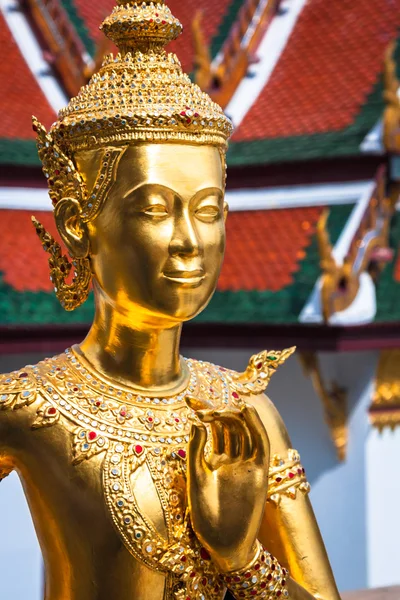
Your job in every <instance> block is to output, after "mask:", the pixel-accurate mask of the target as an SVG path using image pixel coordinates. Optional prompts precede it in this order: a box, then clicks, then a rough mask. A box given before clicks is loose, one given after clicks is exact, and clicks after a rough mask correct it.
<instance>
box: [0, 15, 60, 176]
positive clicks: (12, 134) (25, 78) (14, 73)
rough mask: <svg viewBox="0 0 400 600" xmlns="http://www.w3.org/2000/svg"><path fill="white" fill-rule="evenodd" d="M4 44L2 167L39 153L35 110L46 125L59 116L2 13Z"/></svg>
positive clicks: (0, 75) (0, 121)
mask: <svg viewBox="0 0 400 600" xmlns="http://www.w3.org/2000/svg"><path fill="white" fill-rule="evenodd" d="M0 45H1V48H2V52H3V56H5V57H7V59H6V60H2V61H1V62H0V80H1V94H0V112H1V119H0V164H1V163H3V164H4V163H8V164H9V163H11V164H25V163H26V162H30V161H31V156H32V152H35V153H36V144H35V141H34V140H35V134H34V132H33V131H32V120H31V119H32V110H35V112H36V116H37V117H38V118H39V119H40V120H43V122H46V123H52V122H53V121H54V120H55V118H56V115H55V112H54V111H53V109H52V108H51V106H50V104H49V102H48V100H47V98H46V96H45V95H44V93H43V91H42V90H41V88H40V86H39V84H38V82H37V81H36V79H35V78H34V76H33V74H32V72H31V71H30V69H29V67H28V65H27V63H26V62H25V60H24V57H23V56H22V55H21V52H20V50H19V48H18V46H17V43H16V41H15V39H14V38H13V36H12V33H11V31H10V29H9V27H8V25H7V24H6V22H5V19H4V17H3V15H2V14H1V13H0ZM27 98H29V102H27Z"/></svg>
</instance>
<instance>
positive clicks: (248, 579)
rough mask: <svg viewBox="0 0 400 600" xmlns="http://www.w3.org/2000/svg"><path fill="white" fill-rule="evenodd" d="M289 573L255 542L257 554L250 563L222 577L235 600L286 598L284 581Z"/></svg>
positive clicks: (287, 594)
mask: <svg viewBox="0 0 400 600" xmlns="http://www.w3.org/2000/svg"><path fill="white" fill-rule="evenodd" d="M288 576H289V573H288V571H287V570H286V569H284V568H283V567H281V565H280V564H279V562H278V561H277V560H276V558H274V557H273V556H271V554H270V553H269V552H267V551H266V550H265V548H264V547H263V546H262V544H261V543H260V542H259V541H257V552H256V555H255V557H254V559H253V560H252V562H251V563H250V564H249V565H247V566H246V567H245V568H244V569H241V570H240V571H234V572H232V573H228V574H226V575H224V576H223V577H222V579H223V581H224V584H225V585H226V587H227V588H228V589H229V590H230V592H231V593H232V595H233V596H234V597H235V598H264V599H265V600H276V599H277V598H288V596H289V593H288V591H287V589H286V579H287V578H288Z"/></svg>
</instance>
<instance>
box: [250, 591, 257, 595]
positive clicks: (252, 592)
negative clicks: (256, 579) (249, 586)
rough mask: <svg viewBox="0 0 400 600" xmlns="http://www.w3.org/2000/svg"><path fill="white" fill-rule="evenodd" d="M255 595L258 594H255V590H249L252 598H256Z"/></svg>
mask: <svg viewBox="0 0 400 600" xmlns="http://www.w3.org/2000/svg"><path fill="white" fill-rule="evenodd" d="M257 593H258V592H257V590H251V592H250V594H251V595H252V596H256V595H257Z"/></svg>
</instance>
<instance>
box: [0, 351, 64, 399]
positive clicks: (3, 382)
mask: <svg viewBox="0 0 400 600" xmlns="http://www.w3.org/2000/svg"><path fill="white" fill-rule="evenodd" d="M50 361H54V359H45V360H44V361H41V362H39V363H38V364H36V365H26V366H25V367H23V368H21V369H18V371H12V372H11V373H2V374H0V410H3V411H4V410H5V411H7V410H13V411H15V410H18V409H20V408H23V407H26V406H29V405H31V404H33V403H34V402H35V401H36V400H39V399H40V398H41V396H42V392H43V389H44V386H45V379H46V378H45V373H46V370H47V369H46V368H48V363H49V362H50Z"/></svg>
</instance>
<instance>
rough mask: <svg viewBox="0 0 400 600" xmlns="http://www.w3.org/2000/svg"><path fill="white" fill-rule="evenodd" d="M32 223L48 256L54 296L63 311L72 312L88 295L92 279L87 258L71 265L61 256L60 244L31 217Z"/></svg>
mask: <svg viewBox="0 0 400 600" xmlns="http://www.w3.org/2000/svg"><path fill="white" fill-rule="evenodd" d="M32 223H33V225H34V227H35V229H36V233H37V234H38V236H39V239H40V241H41V242H42V246H43V248H44V250H45V252H48V253H49V255H50V256H49V267H50V280H51V282H52V284H53V286H54V291H55V293H56V296H57V298H58V299H59V301H60V304H61V306H62V307H63V308H65V310H74V309H75V308H77V307H78V306H80V305H81V304H83V303H84V302H85V300H86V299H87V297H88V294H89V289H90V282H91V279H92V274H91V271H90V261H89V258H74V260H73V261H72V264H71V263H70V262H69V260H68V258H67V257H66V256H65V255H63V253H62V250H61V246H60V244H59V243H58V242H56V240H55V239H54V238H53V237H52V236H51V235H50V233H48V232H47V231H46V230H45V228H44V227H43V225H42V224H41V223H39V221H37V220H36V219H35V217H32ZM71 270H73V277H72V281H71V283H67V279H68V277H69V276H70V273H71Z"/></svg>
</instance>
